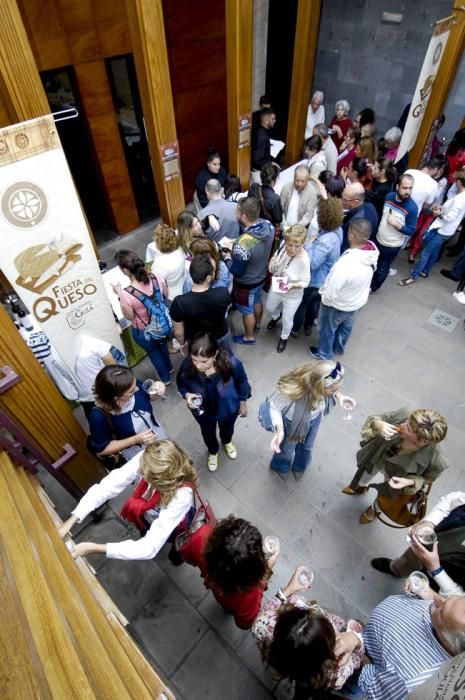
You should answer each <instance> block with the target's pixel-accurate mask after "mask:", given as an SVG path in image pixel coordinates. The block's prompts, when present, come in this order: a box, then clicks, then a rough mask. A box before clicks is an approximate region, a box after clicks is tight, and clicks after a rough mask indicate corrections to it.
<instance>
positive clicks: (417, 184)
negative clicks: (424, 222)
mask: <svg viewBox="0 0 465 700" xmlns="http://www.w3.org/2000/svg"><path fill="white" fill-rule="evenodd" d="M443 167H444V157H443V156H436V157H434V158H430V159H429V161H428V162H427V163H426V165H425V167H424V168H422V169H421V170H416V169H415V168H409V169H408V170H406V171H405V173H404V174H405V175H411V176H412V177H413V188H412V193H411V195H410V196H411V198H412V199H413V201H414V202H415V204H416V205H417V207H418V213H420V212H421V210H422V209H429V208H430V207H431V205H432V204H433V203H434V200H435V199H436V196H437V193H438V183H437V181H436V180H435V179H434V178H435V177H437V175H439V173H440V171H441V170H442V168H443Z"/></svg>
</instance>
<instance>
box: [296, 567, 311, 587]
mask: <svg viewBox="0 0 465 700" xmlns="http://www.w3.org/2000/svg"><path fill="white" fill-rule="evenodd" d="M313 579H314V574H313V571H310V569H302V571H301V572H300V574H299V583H300V585H301V586H303V587H304V588H310V586H311V585H312V583H313Z"/></svg>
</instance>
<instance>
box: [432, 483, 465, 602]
mask: <svg viewBox="0 0 465 700" xmlns="http://www.w3.org/2000/svg"><path fill="white" fill-rule="evenodd" d="M463 505H465V492H464V491H452V493H448V494H447V495H446V496H443V497H442V498H441V499H440V500H439V502H438V504H437V505H436V507H435V508H433V510H431V511H430V512H429V513H427V514H426V515H425V517H424V518H423V520H427V521H428V522H430V523H433V524H434V525H435V526H436V525H439V523H440V522H442V521H443V520H444V518H447V516H448V515H450V513H451V512H452V511H453V510H454V509H455V508H458V507H459V506H463ZM440 555H441V552H439V556H440ZM434 580H435V581H436V583H437V584H438V586H439V593H440V594H441V595H443V596H444V597H446V598H448V597H450V596H453V595H459V596H462V597H463V596H465V591H464V590H463V588H462V586H459V584H458V583H455V581H453V580H452V579H451V577H450V576H449V575H448V574H446V572H445V571H441V573H440V574H436V576H435V577H434Z"/></svg>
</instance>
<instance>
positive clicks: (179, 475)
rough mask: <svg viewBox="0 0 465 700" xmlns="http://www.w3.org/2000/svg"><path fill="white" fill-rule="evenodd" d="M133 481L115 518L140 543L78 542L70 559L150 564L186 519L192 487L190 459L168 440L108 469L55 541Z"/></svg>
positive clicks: (194, 484)
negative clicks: (97, 556)
mask: <svg viewBox="0 0 465 700" xmlns="http://www.w3.org/2000/svg"><path fill="white" fill-rule="evenodd" d="M135 480H138V483H137V485H136V488H135V491H134V493H133V495H132V496H131V497H130V498H128V500H127V501H126V503H125V504H124V506H123V509H122V511H121V515H122V517H123V518H125V519H126V520H129V521H130V522H132V523H134V524H135V525H136V526H137V527H138V528H139V531H140V533H141V535H142V537H141V539H139V540H124V541H123V542H109V543H107V544H97V543H96V542H80V543H79V544H77V545H76V546H75V547H74V549H73V550H72V555H73V557H74V558H75V559H76V558H77V557H82V556H86V555H87V554H93V553H101V554H105V555H106V557H107V558H108V559H153V558H154V557H155V556H156V555H157V554H158V552H159V551H160V549H161V548H162V547H163V545H164V544H165V542H166V541H167V540H168V538H169V537H170V535H171V534H172V532H173V531H174V530H175V529H176V527H177V526H178V525H180V524H181V523H182V522H183V521H184V519H185V518H186V516H188V515H189V514H190V513H189V511H190V510H191V508H193V505H194V497H193V489H194V488H196V487H197V485H198V478H197V472H196V470H195V467H194V465H193V463H192V460H191V459H190V458H189V457H188V455H187V454H186V453H185V452H184V450H182V449H181V448H180V447H178V446H177V445H176V444H175V443H174V442H172V441H171V440H155V441H154V442H152V443H150V444H149V445H147V447H146V449H145V450H144V452H141V453H139V454H137V455H136V456H135V457H133V458H132V459H131V460H130V461H129V462H127V464H125V465H124V466H123V467H120V468H119V469H114V470H113V471H112V472H110V473H109V474H108V475H107V476H106V477H105V478H104V479H102V481H101V482H100V483H99V484H95V485H94V486H92V487H91V488H90V489H89V490H88V491H87V493H86V494H85V495H84V496H83V497H82V498H81V500H80V501H79V503H78V504H77V506H76V508H75V509H74V510H73V511H72V514H71V517H70V518H68V520H66V522H65V523H63V525H62V527H61V528H60V530H59V532H60V535H61V537H65V535H66V534H67V533H68V532H69V531H70V529H71V528H72V527H73V525H74V524H75V523H76V522H79V523H80V522H82V521H83V520H84V518H85V517H87V515H89V513H91V512H92V511H93V510H95V509H96V508H98V507H99V506H101V505H103V503H105V502H106V501H108V500H109V499H110V498H115V496H117V495H118V494H120V493H121V492H122V491H124V489H125V488H126V487H127V486H130V485H131V484H132V483H133V482H134V481H135ZM170 554H171V553H170ZM170 558H171V559H172V561H173V563H178V561H177V557H176V556H175V557H174V558H173V555H172V554H171V556H170Z"/></svg>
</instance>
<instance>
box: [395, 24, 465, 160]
mask: <svg viewBox="0 0 465 700" xmlns="http://www.w3.org/2000/svg"><path fill="white" fill-rule="evenodd" d="M453 19H454V18H453V17H447V18H446V19H441V20H439V21H438V22H436V25H435V27H434V31H433V36H432V37H431V40H430V42H429V46H428V50H427V52H426V56H425V59H424V61H423V66H422V69H421V72H420V76H419V78H418V82H417V86H416V88H415V94H414V96H413V99H412V104H411V106H410V112H409V115H408V118H407V122H406V124H405V128H404V132H403V134H402V140H401V142H400V145H399V149H398V151H397V157H396V163H397V161H399V160H400V159H401V158H402V157H403V156H404V155H405V154H406V153H407V152H408V151H410V149H411V148H413V146H414V145H415V141H416V140H417V136H418V132H419V130H420V126H421V123H422V121H423V116H424V114H425V111H426V107H427V106H428V102H429V99H430V97H431V93H432V90H433V84H434V80H435V78H436V75H437V72H438V70H439V66H440V65H441V60H442V57H443V54H444V49H445V48H446V44H447V40H448V38H449V31H450V27H451V26H452V22H453Z"/></svg>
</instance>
